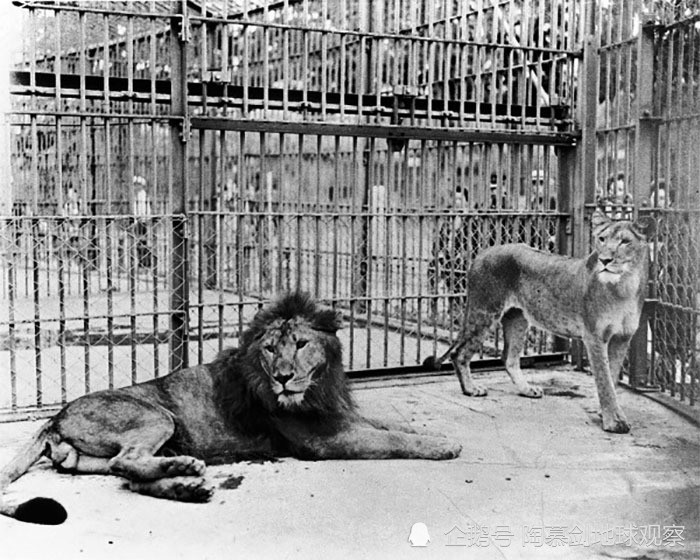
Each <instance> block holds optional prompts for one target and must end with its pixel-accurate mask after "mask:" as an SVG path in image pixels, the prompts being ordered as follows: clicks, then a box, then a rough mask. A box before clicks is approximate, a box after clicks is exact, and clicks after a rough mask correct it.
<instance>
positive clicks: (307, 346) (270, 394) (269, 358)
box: [242, 293, 352, 412]
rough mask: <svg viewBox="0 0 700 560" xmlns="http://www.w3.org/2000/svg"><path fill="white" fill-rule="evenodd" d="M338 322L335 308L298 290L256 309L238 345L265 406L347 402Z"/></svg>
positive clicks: (320, 408)
mask: <svg viewBox="0 0 700 560" xmlns="http://www.w3.org/2000/svg"><path fill="white" fill-rule="evenodd" d="M340 326H341V320H340V318H339V316H338V315H337V314H336V313H335V312H334V311H332V310H329V309H320V308H319V307H318V306H317V305H316V303H315V302H314V301H313V300H312V299H311V298H310V297H309V296H308V295H306V294H301V293H292V294H289V295H286V296H284V297H282V298H280V299H279V300H277V301H276V302H274V303H273V304H271V305H270V306H269V307H267V308H263V309H262V310H261V311H259V312H258V314H257V315H256V316H255V318H254V319H253V321H252V323H251V325H250V327H249V328H248V330H247V331H246V332H245V333H244V334H243V339H242V348H243V349H245V354H246V356H247V359H249V360H252V361H253V362H254V368H253V369H254V370H255V373H256V375H257V379H256V380H255V383H254V385H255V389H256V392H257V393H258V396H259V397H261V399H262V400H263V402H265V403H266V404H267V405H268V407H270V408H282V409H288V410H313V411H315V412H324V411H336V410H337V409H339V408H343V409H345V408H348V407H351V406H352V405H351V399H350V396H349V389H348V387H347V378H346V375H345V372H344V370H343V367H342V349H341V344H340V341H339V340H338V337H337V336H336V331H337V330H338V329H339V328H340Z"/></svg>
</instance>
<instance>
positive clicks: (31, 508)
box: [0, 421, 68, 525]
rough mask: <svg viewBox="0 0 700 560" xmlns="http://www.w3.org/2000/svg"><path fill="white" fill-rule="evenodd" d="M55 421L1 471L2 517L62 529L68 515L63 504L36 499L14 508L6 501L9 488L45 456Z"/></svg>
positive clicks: (39, 432)
mask: <svg viewBox="0 0 700 560" xmlns="http://www.w3.org/2000/svg"><path fill="white" fill-rule="evenodd" d="M51 428H52V423H51V421H49V422H47V423H46V424H44V425H43V426H42V427H41V429H40V430H39V431H38V432H37V433H36V435H35V436H34V437H33V438H32V440H31V441H30V442H29V443H28V444H27V445H25V446H24V448H23V449H22V450H21V451H20V452H19V453H18V454H17V455H15V457H14V459H12V461H10V463H9V464H8V465H7V466H5V468H3V469H2V471H0V514H2V515H7V516H8V517H14V518H15V519H18V520H19V521H26V522H28V523H41V524H42V525H59V524H60V523H63V522H64V521H65V520H66V517H67V516H68V514H67V513H66V510H65V509H64V508H63V506H62V505H61V504H59V503H58V502H57V501H56V500H52V499H51V498H32V499H31V500H27V501H26V502H21V503H19V504H12V503H8V502H7V501H5V495H4V494H5V490H7V487H8V486H9V485H10V484H11V483H12V482H14V481H15V480H17V479H18V478H19V477H20V476H22V475H23V474H24V473H26V472H27V471H28V470H29V467H31V466H32V465H33V464H34V463H36V461H38V460H39V458H40V457H41V456H42V455H43V454H44V450H45V449H46V444H47V443H48V441H49V434H50V432H51Z"/></svg>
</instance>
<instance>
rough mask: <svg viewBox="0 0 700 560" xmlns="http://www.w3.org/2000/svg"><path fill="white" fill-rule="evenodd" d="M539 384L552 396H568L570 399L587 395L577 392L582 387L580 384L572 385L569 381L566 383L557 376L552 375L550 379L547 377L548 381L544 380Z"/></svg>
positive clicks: (583, 397) (546, 393)
mask: <svg viewBox="0 0 700 560" xmlns="http://www.w3.org/2000/svg"><path fill="white" fill-rule="evenodd" d="M537 385H539V386H540V387H542V389H543V390H544V394H545V395H549V396H551V397H568V398H570V399H585V398H586V395H583V394H581V393H578V392H577V391H578V390H579V388H580V385H571V384H569V383H566V382H565V381H564V382H562V381H560V380H559V379H557V378H556V377H552V378H550V379H547V380H546V381H542V382H541V383H538V384H537Z"/></svg>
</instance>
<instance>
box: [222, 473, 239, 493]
mask: <svg viewBox="0 0 700 560" xmlns="http://www.w3.org/2000/svg"><path fill="white" fill-rule="evenodd" d="M244 478H245V477H243V476H229V477H228V478H227V479H226V480H224V481H223V482H222V483H221V484H219V488H223V489H224V490H235V489H236V488H238V487H239V486H240V485H241V482H243V479H244Z"/></svg>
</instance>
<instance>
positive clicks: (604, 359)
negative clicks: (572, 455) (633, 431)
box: [583, 335, 630, 434]
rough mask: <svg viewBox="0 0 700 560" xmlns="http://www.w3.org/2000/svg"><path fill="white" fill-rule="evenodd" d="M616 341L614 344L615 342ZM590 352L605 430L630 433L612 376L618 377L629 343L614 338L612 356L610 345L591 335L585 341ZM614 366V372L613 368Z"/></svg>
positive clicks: (589, 356) (611, 345) (589, 357)
mask: <svg viewBox="0 0 700 560" xmlns="http://www.w3.org/2000/svg"><path fill="white" fill-rule="evenodd" d="M613 341H614V342H613ZM583 342H584V344H585V345H586V350H587V351H588V359H589V360H590V362H591V370H592V372H593V375H594V376H595V382H596V387H597V389H598V400H599V401H600V409H601V414H602V416H603V429H604V430H605V431H606V432H613V433H616V434H626V433H627V432H629V431H630V425H629V424H628V423H627V419H626V418H625V414H624V413H623V412H622V409H621V408H620V405H619V404H618V403H617V395H616V394H615V382H614V381H613V377H612V374H613V373H614V374H615V375H617V374H618V373H619V370H620V366H621V365H622V360H623V359H624V357H625V352H626V351H627V345H628V344H629V340H627V342H621V341H620V340H615V339H614V338H613V339H612V340H611V341H610V354H609V353H608V352H609V350H608V345H607V344H605V343H604V342H603V341H602V340H600V339H599V338H598V337H595V336H592V335H589V336H586V337H584V340H583ZM613 366H614V368H615V369H614V370H613V371H611V370H612V367H613Z"/></svg>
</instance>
